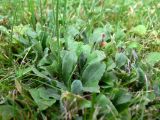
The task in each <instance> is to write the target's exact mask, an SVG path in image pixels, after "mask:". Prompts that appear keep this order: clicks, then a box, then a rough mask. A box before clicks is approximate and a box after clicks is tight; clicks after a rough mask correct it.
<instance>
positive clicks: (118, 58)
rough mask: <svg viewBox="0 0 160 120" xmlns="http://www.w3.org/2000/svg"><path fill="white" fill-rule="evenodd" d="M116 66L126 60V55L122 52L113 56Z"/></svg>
mask: <svg viewBox="0 0 160 120" xmlns="http://www.w3.org/2000/svg"><path fill="white" fill-rule="evenodd" d="M115 61H116V65H117V67H122V66H123V65H125V64H126V62H127V56H126V55H125V54H124V53H117V54H116V56H115Z"/></svg>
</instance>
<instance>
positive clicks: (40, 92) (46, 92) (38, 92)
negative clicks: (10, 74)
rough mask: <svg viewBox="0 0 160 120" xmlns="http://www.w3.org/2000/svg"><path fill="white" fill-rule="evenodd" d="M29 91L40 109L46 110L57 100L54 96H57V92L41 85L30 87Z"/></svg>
mask: <svg viewBox="0 0 160 120" xmlns="http://www.w3.org/2000/svg"><path fill="white" fill-rule="evenodd" d="M29 92H30V94H31V96H32V98H33V99H34V101H35V103H36V104H37V105H38V108H39V110H45V109H47V108H48V107H50V106H52V105H53V104H54V103H55V102H56V99H54V98H56V97H57V96H56V97H55V94H53V93H52V92H50V89H45V88H43V87H41V88H35V89H30V90H29Z"/></svg>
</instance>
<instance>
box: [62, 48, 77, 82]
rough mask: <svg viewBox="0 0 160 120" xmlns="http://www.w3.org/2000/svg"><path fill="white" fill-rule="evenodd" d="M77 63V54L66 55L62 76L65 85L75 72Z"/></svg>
mask: <svg viewBox="0 0 160 120" xmlns="http://www.w3.org/2000/svg"><path fill="white" fill-rule="evenodd" d="M76 62H77V55H76V53H75V52H71V51H68V52H66V53H65V55H64V57H63V60H62V75H63V79H64V81H65V83H67V80H69V77H70V75H71V73H72V71H73V68H74V67H75V65H76Z"/></svg>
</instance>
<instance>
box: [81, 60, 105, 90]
mask: <svg viewBox="0 0 160 120" xmlns="http://www.w3.org/2000/svg"><path fill="white" fill-rule="evenodd" d="M105 68H106V65H105V64H104V63H101V62H97V63H93V64H90V65H88V67H87V68H86V69H85V70H84V72H83V74H82V82H83V86H84V90H85V91H89V92H99V85H98V83H99V81H100V79H101V77H102V76H103V73H104V72H105Z"/></svg>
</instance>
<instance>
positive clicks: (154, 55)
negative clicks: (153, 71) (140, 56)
mask: <svg viewBox="0 0 160 120" xmlns="http://www.w3.org/2000/svg"><path fill="white" fill-rule="evenodd" d="M145 60H146V61H147V62H148V63H149V64H151V65H152V66H154V65H155V64H156V63H158V62H159V61H160V52H151V53H149V54H148V55H147V56H146V58H145Z"/></svg>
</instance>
